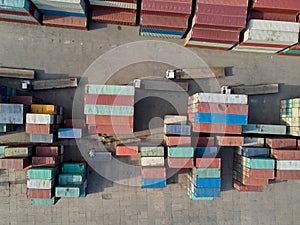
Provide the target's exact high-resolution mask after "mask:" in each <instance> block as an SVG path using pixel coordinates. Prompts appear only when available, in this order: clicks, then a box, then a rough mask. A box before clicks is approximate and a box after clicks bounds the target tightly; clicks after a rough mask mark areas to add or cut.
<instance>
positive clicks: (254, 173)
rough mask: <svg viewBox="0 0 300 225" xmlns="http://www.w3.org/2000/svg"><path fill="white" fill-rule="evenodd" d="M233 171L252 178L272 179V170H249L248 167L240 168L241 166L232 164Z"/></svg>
mask: <svg viewBox="0 0 300 225" xmlns="http://www.w3.org/2000/svg"><path fill="white" fill-rule="evenodd" d="M233 169H234V170H236V171H238V172H239V173H241V174H243V175H245V176H247V177H252V178H259V179H274V170H273V169H270V170H265V169H250V168H248V167H245V166H242V165H241V164H237V163H233Z"/></svg>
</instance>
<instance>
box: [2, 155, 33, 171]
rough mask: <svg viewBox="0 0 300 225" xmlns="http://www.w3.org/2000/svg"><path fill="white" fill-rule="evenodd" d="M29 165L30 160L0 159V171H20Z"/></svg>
mask: <svg viewBox="0 0 300 225" xmlns="http://www.w3.org/2000/svg"><path fill="white" fill-rule="evenodd" d="M29 165H31V162H30V158H15V159H11V158H5V159H0V169H15V170H21V169H24V168H26V167H28V166H29Z"/></svg>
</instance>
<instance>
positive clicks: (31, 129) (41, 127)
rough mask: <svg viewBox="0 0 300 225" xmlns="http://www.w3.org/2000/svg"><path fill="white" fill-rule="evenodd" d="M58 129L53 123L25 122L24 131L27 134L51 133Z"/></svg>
mask: <svg viewBox="0 0 300 225" xmlns="http://www.w3.org/2000/svg"><path fill="white" fill-rule="evenodd" d="M57 129H58V126H57V125H54V124H30V123H27V124H26V129H25V131H26V133H29V134H52V133H54V132H56V131H57Z"/></svg>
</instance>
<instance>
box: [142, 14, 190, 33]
mask: <svg viewBox="0 0 300 225" xmlns="http://www.w3.org/2000/svg"><path fill="white" fill-rule="evenodd" d="M188 17H189V16H187V17H186V18H182V17H181V16H177V17H175V16H166V15H165V16H161V15H149V14H143V15H141V21H140V24H141V25H142V26H143V27H149V28H153V29H154V28H155V29H161V30H177V31H186V29H187V27H188Z"/></svg>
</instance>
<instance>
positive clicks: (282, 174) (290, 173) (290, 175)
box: [276, 170, 300, 180]
mask: <svg viewBox="0 0 300 225" xmlns="http://www.w3.org/2000/svg"><path fill="white" fill-rule="evenodd" d="M276 180H300V170H276Z"/></svg>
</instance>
